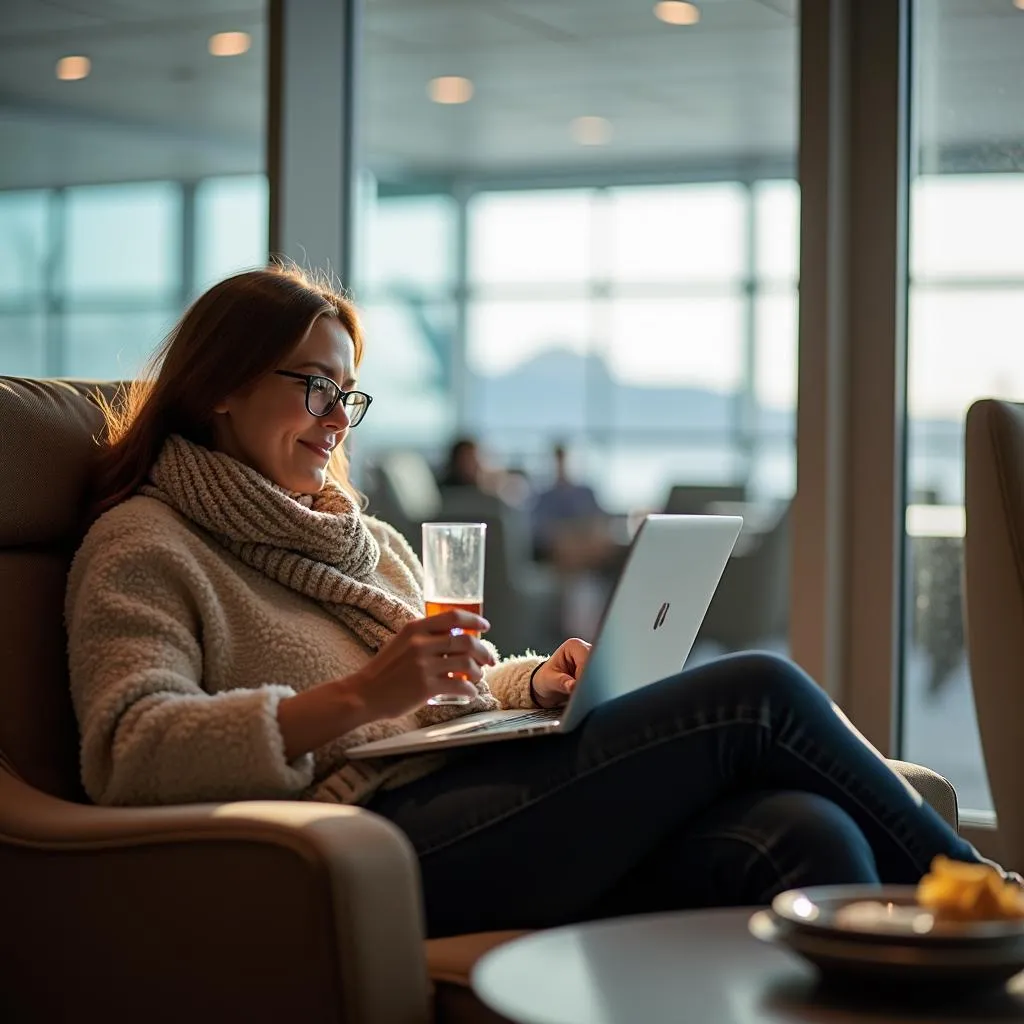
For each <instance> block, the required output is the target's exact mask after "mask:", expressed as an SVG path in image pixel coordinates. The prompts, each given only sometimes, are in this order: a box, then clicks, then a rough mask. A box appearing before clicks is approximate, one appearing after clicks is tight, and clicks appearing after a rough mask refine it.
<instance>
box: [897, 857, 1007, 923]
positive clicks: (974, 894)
mask: <svg viewBox="0 0 1024 1024" xmlns="http://www.w3.org/2000/svg"><path fill="white" fill-rule="evenodd" d="M917 902H918V903H919V904H920V905H921V906H922V907H926V908H927V909H928V910H931V911H933V912H934V913H935V914H936V916H938V917H940V918H946V919H947V920H951V921H998V920H1008V919H1010V920H1013V919H1024V893H1022V892H1021V890H1020V889H1019V888H1017V886H1015V885H1014V884H1013V883H1011V882H1006V881H1004V879H1003V878H1002V876H1001V875H1000V874H999V872H998V871H996V869H995V868H993V867H990V866H989V865H988V864H966V863H964V862H963V861H956V860H951V859H950V858H949V857H944V856H941V855H940V856H938V857H936V858H935V859H934V860H933V861H932V864H931V870H930V871H929V872H928V874H927V875H925V876H924V877H923V878H922V879H921V881H920V882H919V883H918V886H917Z"/></svg>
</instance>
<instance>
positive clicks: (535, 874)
mask: <svg viewBox="0 0 1024 1024" xmlns="http://www.w3.org/2000/svg"><path fill="white" fill-rule="evenodd" d="M451 758H452V759H451V761H450V763H449V764H448V765H446V766H445V767H444V768H442V769H440V770H439V771H437V772H435V773H433V774H432V775H429V776H427V777H426V778H424V779H421V780H419V781H417V782H414V783H410V784H409V785H406V786H402V787H400V788H399V789H396V790H392V791H389V792H385V793H380V794H378V795H377V796H376V797H375V798H374V799H373V800H372V801H371V803H370V807H371V809H373V810H376V811H378V812H379V813H381V814H384V815H385V816H386V817H389V818H391V819H392V820H393V821H395V822H396V824H398V825H399V827H401V828H402V829H403V830H404V831H405V832H406V833H407V834H408V835H409V837H410V838H411V839H412V842H413V843H414V845H415V846H416V849H417V851H418V853H419V855H420V864H421V868H422V871H423V879H424V889H425V894H426V903H427V914H428V921H429V925H430V929H431V932H432V933H433V934H448V933H451V932H455V931H460V930H464V929H478V928H501V927H537V926H541V925H548V924H555V923H561V922H565V921H572V920H580V919H581V918H582V917H583V916H584V915H585V914H586V913H587V910H588V908H590V907H593V906H595V905H597V904H598V903H599V901H600V900H601V899H602V898H603V897H605V896H607V894H609V893H610V892H611V891H612V890H613V889H614V888H615V886H616V885H618V884H619V883H620V882H621V881H622V880H623V879H624V878H625V877H626V876H627V875H629V873H630V872H631V871H632V870H633V869H634V868H636V866H637V865H639V864H640V863H641V862H642V861H644V860H645V859H646V858H647V857H648V856H650V855H651V854H652V852H653V851H654V850H656V849H657V848H659V847H660V846H661V845H662V843H663V842H665V841H666V839H667V837H669V836H671V835H673V834H675V833H676V832H677V831H678V830H679V829H685V828H686V827H687V826H688V825H690V824H692V823H694V822H695V821H697V819H698V818H699V816H701V815H703V814H705V813H706V812H708V811H710V810H711V809H713V808H715V807H716V806H718V805H720V804H721V803H722V802H723V801H725V800H729V799H732V798H734V797H737V796H741V795H743V794H747V793H751V792H754V791H763V790H789V791H800V792H805V793H815V794H817V795H819V796H821V797H824V798H825V799H826V800H828V801H830V802H831V803H833V804H835V805H836V806H838V807H839V808H841V809H842V810H843V811H844V812H845V813H846V814H847V815H849V817H850V818H851V819H852V820H853V821H854V822H855V823H856V825H857V827H858V828H859V830H860V831H861V833H862V834H863V835H864V837H865V838H866V840H867V842H868V844H869V845H870V847H871V850H872V852H873V855H874V858H875V862H876V865H877V869H878V874H879V877H880V878H882V879H883V880H885V881H887V882H916V881H917V880H918V879H919V878H920V876H921V875H922V874H923V873H924V872H925V871H926V870H927V867H928V864H929V862H930V861H931V859H932V857H933V856H935V854H937V853H944V854H947V855H948V856H951V857H955V858H958V859H961V860H976V859H977V854H976V852H975V851H974V850H973V848H972V847H971V846H970V845H969V844H967V843H965V842H964V841H962V840H961V839H960V838H959V837H958V836H957V835H956V834H955V833H954V832H953V831H952V829H950V828H949V827H948V826H947V825H946V824H945V823H944V822H943V821H942V819H941V818H939V817H938V815H936V814H935V813H934V812H933V811H932V810H931V808H929V807H928V806H926V805H924V804H923V802H922V800H921V798H920V797H919V796H918V795H917V794H916V793H915V792H914V790H912V789H911V788H910V787H909V786H908V785H907V784H906V783H905V782H904V781H903V780H902V779H901V778H900V777H899V776H897V775H896V774H895V772H893V771H892V770H891V769H890V768H889V766H888V765H887V764H886V762H885V761H884V759H883V758H882V757H881V756H880V755H879V754H878V752H877V751H875V750H874V748H873V747H871V746H869V745H868V744H867V743H866V742H865V741H864V740H863V738H862V737H860V735H859V734H858V733H857V732H856V731H855V730H853V729H852V727H851V726H850V725H849V723H848V722H847V721H846V720H845V718H843V717H842V716H841V715H840V714H838V713H837V711H836V709H835V708H834V706H833V705H832V703H831V702H830V701H829V699H828V697H827V696H826V695H825V694H824V692H823V691H822V690H821V689H820V688H819V687H817V686H816V685H815V684H814V683H813V681H812V680H810V679H809V678H808V677H807V676H806V675H805V674H804V673H803V672H801V671H800V670H799V669H798V668H796V667H795V666H794V665H792V664H790V663H788V662H786V661H783V660H782V659H780V658H776V657H773V656H771V655H760V654H750V655H737V656H734V657H729V658H723V659H721V660H719V661H716V662H712V663H710V664H708V665H704V666H701V667H700V668H697V669H694V670H692V671H689V672H683V673H681V674H679V675H678V676H673V677H671V678H670V679H667V680H663V681H662V682H660V683H656V684H653V685H652V686H648V687H645V688H643V689H642V690H638V691H636V692H634V693H632V694H630V695H628V696H626V697H623V698H621V699H619V700H616V701H612V702H610V703H609V704H606V705H603V706H602V707H600V708H598V709H596V710H595V711H594V712H593V713H592V714H590V715H589V716H588V717H587V719H586V721H584V722H583V723H582V724H581V725H580V727H579V728H578V729H576V730H575V731H574V732H572V733H569V734H566V735H562V736H557V737H550V738H545V739H535V740H522V741H513V742H505V743H493V744H486V745H482V746H479V747H475V748H468V749H467V750H466V751H464V752H459V753H454V752H453V754H452V755H451Z"/></svg>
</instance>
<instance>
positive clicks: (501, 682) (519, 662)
mask: <svg viewBox="0 0 1024 1024" xmlns="http://www.w3.org/2000/svg"><path fill="white" fill-rule="evenodd" d="M488 646H490V647H491V648H492V650H494V653H495V654H497V650H496V649H494V647H493V644H488ZM545 660H546V659H545V658H544V657H542V656H541V655H539V654H534V653H533V652H532V651H527V652H526V654H520V655H516V656H515V657H512V658H505V659H504V661H500V662H498V664H497V665H493V666H491V667H490V668H488V669H487V670H486V671H485V672H484V682H485V683H486V684H487V686H488V688H489V689H490V691H491V693H492V694H494V696H495V697H496V698H497V700H498V703H499V704H500V705H501V706H502V707H503V708H534V707H536V706H537V705H536V704H534V703H533V701H532V700H531V698H530V673H531V672H533V670H534V669H535V668H536V667H537V666H538V665H539V664H540V663H541V662H542V661H545Z"/></svg>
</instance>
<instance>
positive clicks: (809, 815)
mask: <svg viewBox="0 0 1024 1024" xmlns="http://www.w3.org/2000/svg"><path fill="white" fill-rule="evenodd" d="M854 882H858V883H862V884H865V885H871V884H878V882H879V877H878V868H877V866H876V864H875V856H874V853H873V852H872V850H871V847H870V845H869V844H868V841H867V839H865V838H864V833H863V832H861V830H860V829H859V828H858V827H857V825H856V823H855V822H854V820H853V819H852V818H851V817H850V816H849V815H848V814H847V813H846V812H845V811H844V810H842V809H841V808H840V807H838V806H837V805H836V804H834V803H832V801H830V800H826V799H825V798H824V797H822V796H818V795H817V794H816V793H801V792H795V791H792V790H776V791H768V792H754V793H746V794H744V795H743V796H738V797H733V798H732V799H729V800H724V801H722V803H720V804H718V805H716V806H715V807H714V808H712V809H711V810H710V811H707V812H706V813H705V814H703V815H701V816H700V817H699V818H698V819H697V820H696V821H694V822H693V823H692V824H690V825H688V826H685V827H683V828H680V829H677V830H676V831H675V832H673V833H671V834H669V835H668V836H666V837H665V839H664V840H663V841H662V842H661V843H660V844H659V845H658V846H657V847H656V848H655V849H654V850H653V851H652V852H651V854H650V855H649V856H647V857H646V858H645V859H644V860H642V861H641V862H640V863H639V864H638V865H637V866H636V867H635V868H634V869H633V870H631V871H630V872H629V874H628V875H626V877H625V878H623V879H622V881H621V882H620V883H619V884H618V885H616V887H615V888H614V889H613V890H612V891H611V892H610V893H609V894H608V895H607V896H605V897H603V898H602V899H601V900H599V901H598V903H597V904H595V906H594V907H592V908H590V909H589V911H588V913H587V916H588V917H614V916H617V915H620V914H640V913H647V912H653V911H659V910H678V909H683V908H686V909H692V908H695V907H744V906H757V905H763V904H767V903H770V902H771V901H772V899H773V898H774V897H775V896H777V895H778V894H779V893H780V892H784V891H785V890H786V889H794V888H798V887H804V886H809V885H834V884H852V883H854Z"/></svg>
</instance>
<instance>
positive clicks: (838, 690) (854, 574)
mask: <svg viewBox="0 0 1024 1024" xmlns="http://www.w3.org/2000/svg"><path fill="white" fill-rule="evenodd" d="M908 8H909V0H893V2H892V3H885V4H858V3H852V2H850V0H828V2H827V3H826V2H822V3H820V4H811V3H805V4H804V6H803V13H802V25H801V37H802V38H801V52H802V62H801V139H800V146H801V153H800V182H801V196H802V211H801V238H800V244H801V271H800V281H801V286H800V350H799V401H798V411H797V417H798V430H797V450H798V463H797V466H798V490H797V497H796V500H795V502H794V507H793V537H794V547H793V555H792V557H793V561H792V580H793V583H792V594H791V622H792V627H791V637H790V640H791V650H792V652H793V655H794V657H795V658H796V660H797V661H799V662H800V663H801V664H802V665H804V667H805V668H807V669H808V670H809V671H810V672H811V673H812V674H813V675H815V677H816V678H818V679H819V680H820V681H821V682H822V683H823V684H824V686H825V687H826V689H827V690H828V691H829V692H830V693H831V694H832V695H833V696H834V697H835V698H837V699H838V700H839V701H840V702H841V703H842V704H843V706H844V707H845V708H846V709H847V711H848V712H849V714H850V716H851V718H852V719H853V720H854V721H855V722H856V723H857V725H858V728H859V729H860V730H861V731H862V732H863V733H864V734H865V735H866V736H867V737H868V738H869V739H870V740H871V741H872V742H873V743H875V744H876V746H878V747H879V748H880V749H882V750H883V751H885V752H890V751H892V750H893V749H894V740H895V731H896V724H897V723H896V715H895V698H896V694H897V690H898V678H899V675H898V665H899V657H898V655H899V648H900V639H901V630H900V627H901V601H900V599H899V592H900V586H899V581H900V564H901V552H902V540H901V538H902V530H901V524H902V498H903V405H904V394H905V368H904V355H903V338H904V334H905V280H906V276H905V275H906V175H907V164H906V147H907V141H908V140H907V128H906V115H907V76H908V72H909V66H908V64H909V37H908V32H909V10H908Z"/></svg>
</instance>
